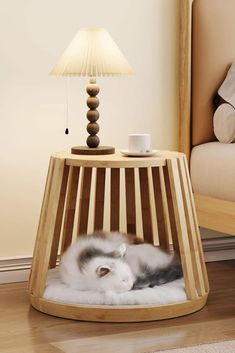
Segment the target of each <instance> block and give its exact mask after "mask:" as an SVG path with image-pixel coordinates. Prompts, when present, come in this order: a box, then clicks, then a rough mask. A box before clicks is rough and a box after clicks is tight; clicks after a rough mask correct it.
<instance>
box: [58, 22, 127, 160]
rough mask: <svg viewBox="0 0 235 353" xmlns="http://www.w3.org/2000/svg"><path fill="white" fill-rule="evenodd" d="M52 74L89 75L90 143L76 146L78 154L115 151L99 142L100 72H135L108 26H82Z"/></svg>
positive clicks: (113, 73) (88, 115) (116, 73)
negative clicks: (107, 28)
mask: <svg viewBox="0 0 235 353" xmlns="http://www.w3.org/2000/svg"><path fill="white" fill-rule="evenodd" d="M51 74H52V75H60V76H88V77H89V84H88V86H87V88H86V91H87V93H88V95H89V97H88V99H87V106H88V107H89V108H90V109H89V110H88V112H87V119H88V120H89V123H88V125H87V132H88V133H89V136H88V138H87V141H86V142H87V146H76V147H72V149H71V152H72V153H74V154H112V153H114V152H115V149H114V147H110V146H99V143H100V140H99V137H98V136H97V133H98V132H99V125H98V123H97V120H98V119H99V112H98V111H97V110H96V108H97V107H98V105H99V99H98V98H97V97H96V96H97V94H98V93H99V86H98V85H97V84H96V77H99V76H129V75H132V74H133V70H132V68H131V66H130V65H129V64H128V62H127V60H126V59H125V57H124V55H123V54H122V52H121V51H120V49H119V48H118V46H117V45H116V43H115V42H114V41H113V39H112V38H111V36H110V35H109V33H108V32H107V31H106V30H105V29H104V28H82V29H80V30H79V32H78V33H77V35H76V36H75V38H74V39H73V40H72V42H71V43H70V45H69V46H68V48H67V49H66V50H65V52H64V53H63V55H62V56H61V58H60V60H59V62H58V63H57V64H56V66H55V67H54V68H53V70H52V71H51Z"/></svg>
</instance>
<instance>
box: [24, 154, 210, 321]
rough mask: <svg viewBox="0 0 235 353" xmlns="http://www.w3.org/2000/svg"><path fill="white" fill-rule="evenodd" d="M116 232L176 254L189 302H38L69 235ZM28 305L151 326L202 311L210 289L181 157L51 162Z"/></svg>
mask: <svg viewBox="0 0 235 353" xmlns="http://www.w3.org/2000/svg"><path fill="white" fill-rule="evenodd" d="M94 230H106V231H107V230H119V231H122V232H129V233H133V234H137V235H138V236H139V237H142V238H143V239H144V240H145V241H147V242H150V243H153V244H159V246H160V247H161V248H162V249H169V247H170V244H171V243H172V244H173V248H174V250H175V251H176V252H178V253H179V256H180V259H181V263H182V267H183V276H184V280H185V290H186V294H187V298H188V300H187V301H185V302H180V303H176V304H170V305H161V306H156V305H138V306H134V305H132V306H129V305H125V306H108V305H103V306H102V305H66V304H62V303H59V302H55V301H49V300H46V299H44V298H43V293H44V289H45V284H46V279H47V273H48V269H51V268H54V267H55V266H56V261H57V256H58V253H63V252H64V251H65V250H66V248H67V247H68V246H69V245H70V244H71V242H72V240H73V239H74V237H76V236H79V234H81V233H85V234H86V233H89V232H92V231H94ZM29 291H30V299H31V303H32V305H33V306H34V307H35V308H36V309H38V310H40V311H42V312H45V313H48V314H51V315H55V316H60V317H65V318H73V319H78V320H88V321H109V322H128V321H150V320H158V319H165V318H171V317H177V316H181V315H185V314H188V313H192V312H195V311H197V310H199V309H201V308H202V307H203V306H204V305H205V303H206V300H207V296H208V291H209V285H208V279H207V272H206V267H205V262H204V258H203V251H202V245H201V239H200V233H199V228H198V223H197V217H196V212H195V205H194V199H193V194H192V189H191V184H190V178H189V173H188V168H187V161H186V158H185V156H184V154H182V153H177V152H164V151H162V152H161V153H160V156H154V157H147V158H146V157H145V158H139V157H138V158H137V157H135V158H133V157H124V156H122V155H121V154H119V153H116V154H113V155H103V156H82V155H73V154H70V153H58V154H54V155H53V156H52V157H51V160H50V165H49V170H48V177H47V182H46V188H45V194H44V199H43V204H42V210H41V216H40V221H39V227H38V233H37V239H36V244H35V249H34V256H33V263H32V269H31V276H30V283H29Z"/></svg>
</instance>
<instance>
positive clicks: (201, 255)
mask: <svg viewBox="0 0 235 353" xmlns="http://www.w3.org/2000/svg"><path fill="white" fill-rule="evenodd" d="M183 160H184V165H185V172H186V178H187V182H188V189H189V196H190V201H191V207H192V212H193V219H194V225H195V230H196V236H197V243H198V248H199V250H200V259H201V266H202V269H203V276H204V284H205V290H206V291H207V292H208V291H209V281H208V275H207V269H206V264H205V259H204V253H203V248H202V242H201V235H200V231H199V227H198V220H197V213H196V208H195V203H194V197H193V190H192V185H191V181H190V176H189V171H188V163H187V159H186V157H183Z"/></svg>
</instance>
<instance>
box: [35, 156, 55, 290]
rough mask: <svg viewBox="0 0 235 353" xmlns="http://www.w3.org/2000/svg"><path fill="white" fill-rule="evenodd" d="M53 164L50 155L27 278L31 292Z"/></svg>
mask: <svg viewBox="0 0 235 353" xmlns="http://www.w3.org/2000/svg"><path fill="white" fill-rule="evenodd" d="M54 166H55V158H53V157H51V158H50V163H49V168H48V172H47V180H46V185H45V190H44V195H43V201H42V207H41V214H40V219H39V224H38V230H37V236H36V242H35V246H34V251H33V261H32V266H31V271H30V278H29V291H30V292H32V289H33V287H34V283H35V280H36V278H37V276H36V273H37V271H38V261H37V253H38V251H39V243H40V239H41V231H42V227H43V223H44V219H45V216H46V211H47V210H46V205H47V204H48V198H49V195H50V191H51V186H52V176H53V172H54Z"/></svg>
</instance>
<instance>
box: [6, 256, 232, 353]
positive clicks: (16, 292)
mask: <svg viewBox="0 0 235 353" xmlns="http://www.w3.org/2000/svg"><path fill="white" fill-rule="evenodd" d="M207 267H208V273H209V280H210V286H211V293H210V296H209V300H208V304H207V306H206V307H205V308H204V309H202V310H201V311H200V312H197V313H195V314H192V315H188V316H185V317H181V318H177V319H171V320H164V321H155V322H148V323H130V324H109V323H107V324H106V323H86V322H78V321H72V320H65V319H59V318H55V317H51V316H48V315H45V314H42V313H40V312H37V311H36V310H34V309H33V308H31V307H30V305H29V302H28V297H27V291H26V288H27V285H26V283H16V284H7V285H1V286H0V352H1V353H59V352H66V353H88V352H89V353H95V352H96V353H147V352H154V351H158V350H161V349H170V348H177V347H183V346H189V345H195V344H200V343H207V342H214V341H222V340H230V339H235V261H226V262H218V263H209V264H208V265H207Z"/></svg>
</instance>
